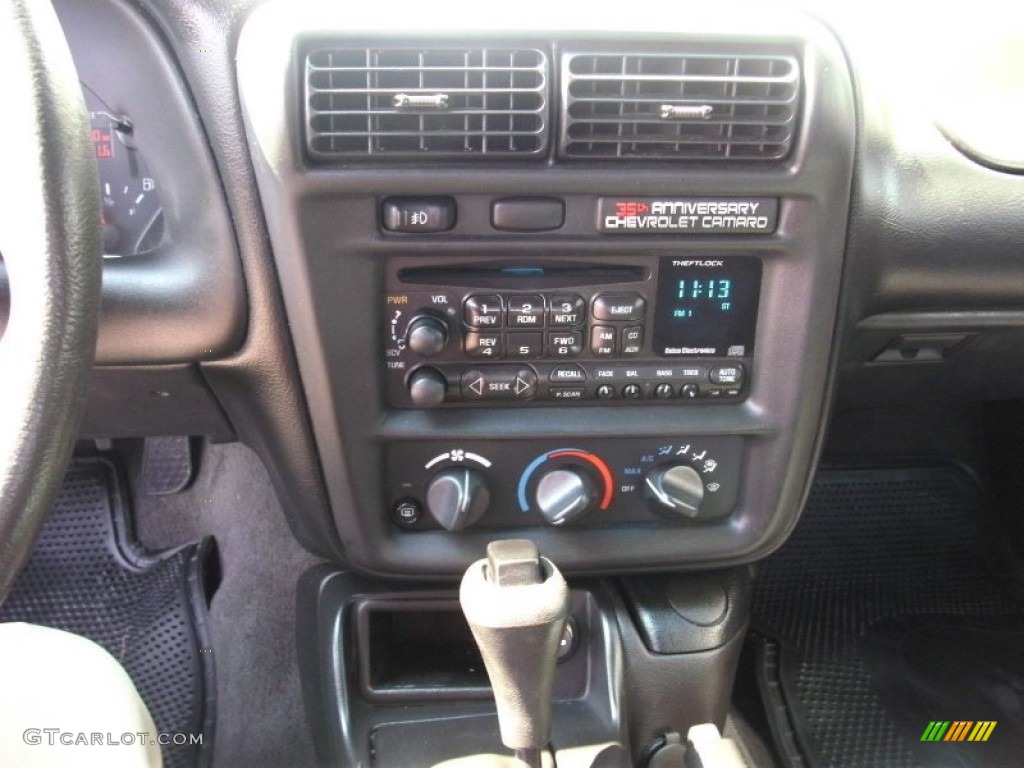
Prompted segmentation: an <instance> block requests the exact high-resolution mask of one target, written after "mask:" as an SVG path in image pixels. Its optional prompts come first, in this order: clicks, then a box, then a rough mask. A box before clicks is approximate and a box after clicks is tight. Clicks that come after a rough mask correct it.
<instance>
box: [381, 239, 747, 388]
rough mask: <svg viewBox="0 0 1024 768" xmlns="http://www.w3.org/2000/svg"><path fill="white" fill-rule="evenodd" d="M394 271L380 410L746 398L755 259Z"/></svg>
mask: <svg viewBox="0 0 1024 768" xmlns="http://www.w3.org/2000/svg"><path fill="white" fill-rule="evenodd" d="M422 264H423V262H422V261H421V260H419V259H401V258H396V259H391V260H389V262H388V264H387V271H386V280H385V291H384V294H383V296H382V299H381V319H382V331H383V341H384V349H383V360H384V366H385V369H386V372H385V381H386V395H387V401H388V404H389V405H391V406H395V407H400V408H417V407H465V406H472V405H542V404H550V405H563V404H577V405H584V404H591V405H595V404H601V405H626V404H631V403H638V402H643V403H674V404H677V405H678V404H703V403H708V404H710V403H721V402H723V401H729V402H736V401H740V400H743V399H744V398H745V397H746V393H747V391H748V388H749V382H750V378H751V376H752V374H753V365H754V360H753V351H754V339H755V333H756V322H757V312H758V303H759V297H760V288H761V261H760V259H758V258H755V257H752V256H728V257H716V258H710V257H709V258H703V259H702V258H693V257H674V256H660V257H657V256H655V257H623V258H621V259H615V260H614V261H612V260H607V261H604V260H603V261H600V262H595V261H593V260H587V259H582V258H581V259H579V260H572V259H564V258H562V259H557V260H546V259H544V258H536V257H532V258H530V257H524V258H522V259H520V260H514V261H513V260H508V259H502V260H477V259H462V260H457V261H453V260H450V259H449V260H446V261H444V262H443V263H440V264H436V263H435V264H432V265H430V266H423V265H422Z"/></svg>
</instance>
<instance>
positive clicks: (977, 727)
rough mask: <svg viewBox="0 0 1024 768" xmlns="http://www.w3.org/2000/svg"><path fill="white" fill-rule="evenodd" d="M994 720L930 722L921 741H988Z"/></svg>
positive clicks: (994, 726)
mask: <svg viewBox="0 0 1024 768" xmlns="http://www.w3.org/2000/svg"><path fill="white" fill-rule="evenodd" d="M997 722H998V721H996V720H977V721H974V720H953V721H950V720H932V721H931V722H929V723H928V727H927V728H925V729H924V733H922V734H921V741H988V739H989V737H990V736H991V735H992V731H994V730H995V729H996V723H997Z"/></svg>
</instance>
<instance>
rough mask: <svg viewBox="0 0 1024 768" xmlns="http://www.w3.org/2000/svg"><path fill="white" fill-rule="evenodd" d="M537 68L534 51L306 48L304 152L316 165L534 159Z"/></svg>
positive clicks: (544, 140) (541, 107)
mask: <svg viewBox="0 0 1024 768" xmlns="http://www.w3.org/2000/svg"><path fill="white" fill-rule="evenodd" d="M547 64H548V62H547V56H546V55H545V54H544V52H543V51H540V50H536V49H512V48H318V49H316V50H312V51H310V52H309V53H308V54H307V56H306V73H305V74H306V79H305V84H306V92H305V97H306V104H305V109H306V143H307V147H308V149H309V152H310V154H312V155H313V156H314V157H318V158H322V159H335V158H338V159H343V158H344V159H348V158H358V157H376V156H379V157H382V158H398V159H402V158H422V157H432V158H453V157H496V158H512V157H536V156H539V155H543V154H544V153H545V152H546V150H547V146H548V136H547V134H548V131H547V115H548V98H547V87H548V77H547Z"/></svg>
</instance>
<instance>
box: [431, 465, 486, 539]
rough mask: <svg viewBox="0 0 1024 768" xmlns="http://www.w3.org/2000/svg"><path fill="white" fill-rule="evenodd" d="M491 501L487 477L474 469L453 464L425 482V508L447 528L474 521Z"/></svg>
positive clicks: (458, 526) (456, 527)
mask: <svg viewBox="0 0 1024 768" xmlns="http://www.w3.org/2000/svg"><path fill="white" fill-rule="evenodd" d="M490 503H491V492H490V491H489V490H488V489H487V481H486V480H485V479H484V477H483V475H481V474H480V473H479V472H477V471H476V470H473V469H466V468H462V467H458V468H456V467H452V468H450V469H445V470H442V471H441V472H438V473H437V475H435V476H434V479H433V480H431V481H430V485H428V486H427V510H428V511H429V512H430V514H431V515H432V516H433V518H434V519H435V520H436V521H437V522H438V524H439V525H440V526H441V527H442V528H446V529H447V530H449V531H458V530H461V529H463V528H466V527H467V526H470V525H472V524H473V523H475V522H476V521H477V520H479V519H480V517H481V516H482V515H483V514H484V512H486V511H487V507H488V505H489V504H490Z"/></svg>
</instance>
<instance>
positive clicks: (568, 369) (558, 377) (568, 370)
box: [548, 365, 587, 384]
mask: <svg viewBox="0 0 1024 768" xmlns="http://www.w3.org/2000/svg"><path fill="white" fill-rule="evenodd" d="M548 379H549V381H551V383H553V384H579V383H582V382H584V381H586V380H587V372H586V371H584V370H583V369H582V368H581V367H580V366H578V365H559V366H556V367H555V368H554V370H552V371H551V375H550V376H549V377H548Z"/></svg>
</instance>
